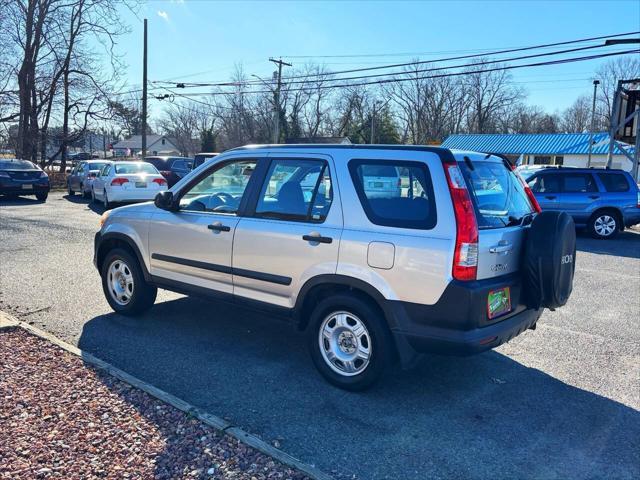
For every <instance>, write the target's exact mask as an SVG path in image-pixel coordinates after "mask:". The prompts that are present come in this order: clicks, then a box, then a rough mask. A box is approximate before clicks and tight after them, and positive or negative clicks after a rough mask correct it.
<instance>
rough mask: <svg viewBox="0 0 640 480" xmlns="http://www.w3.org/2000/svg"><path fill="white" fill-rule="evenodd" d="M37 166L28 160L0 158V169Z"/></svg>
mask: <svg viewBox="0 0 640 480" xmlns="http://www.w3.org/2000/svg"><path fill="white" fill-rule="evenodd" d="M27 168H29V169H30V168H38V167H36V166H35V165H34V164H33V163H31V162H30V161H28V160H0V170H4V169H8V170H11V169H20V170H24V169H27Z"/></svg>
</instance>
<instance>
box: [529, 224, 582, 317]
mask: <svg viewBox="0 0 640 480" xmlns="http://www.w3.org/2000/svg"><path fill="white" fill-rule="evenodd" d="M575 260H576V228H575V224H574V223H573V219H572V218H571V216H570V215H568V214H566V213H565V212H552V211H544V212H541V213H539V214H538V215H536V217H535V218H534V220H533V222H532V223H531V227H530V228H529V232H528V234H527V240H526V243H525V255H524V265H523V278H524V289H525V292H526V294H527V295H526V297H527V299H528V303H529V306H531V307H534V308H540V307H546V308H551V309H554V308H557V307H561V306H563V305H564V304H565V303H567V300H569V296H570V295H571V291H572V290H573V274H574V272H575V265H576V263H575Z"/></svg>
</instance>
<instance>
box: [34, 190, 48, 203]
mask: <svg viewBox="0 0 640 480" xmlns="http://www.w3.org/2000/svg"><path fill="white" fill-rule="evenodd" d="M48 196H49V192H45V193H36V198H37V199H38V200H40V201H41V202H46V201H47V197H48Z"/></svg>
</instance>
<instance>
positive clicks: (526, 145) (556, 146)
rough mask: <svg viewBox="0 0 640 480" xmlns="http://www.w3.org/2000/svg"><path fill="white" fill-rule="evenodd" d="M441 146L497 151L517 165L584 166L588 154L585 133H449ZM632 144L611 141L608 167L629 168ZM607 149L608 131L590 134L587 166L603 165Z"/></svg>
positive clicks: (600, 166) (587, 140)
mask: <svg viewBox="0 0 640 480" xmlns="http://www.w3.org/2000/svg"><path fill="white" fill-rule="evenodd" d="M441 146H442V147H446V148H452V149H457V150H470V151H474V152H483V153H499V154H502V155H505V156H507V157H508V158H509V159H510V160H512V161H513V162H515V163H517V164H518V165H564V166H568V167H586V166H587V162H588V157H589V134H588V133H504V134H455V135H449V136H448V137H447V138H446V140H445V141H444V142H442V145H441ZM621 148H624V149H625V151H626V152H627V154H628V155H630V156H632V157H633V153H634V147H633V146H631V145H628V144H626V143H620V142H617V144H614V149H613V156H612V159H611V168H619V169H622V170H626V171H631V168H632V166H633V163H632V161H631V160H630V159H629V158H628V157H627V156H626V155H625V154H624V153H623V151H622V150H621ZM608 152H609V134H608V133H594V134H593V148H592V154H591V166H592V167H595V168H604V167H606V165H607V154H608Z"/></svg>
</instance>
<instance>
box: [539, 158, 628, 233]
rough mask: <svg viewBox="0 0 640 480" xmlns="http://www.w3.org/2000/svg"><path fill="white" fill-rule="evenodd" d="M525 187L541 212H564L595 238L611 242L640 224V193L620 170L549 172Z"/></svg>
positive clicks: (564, 169)
mask: <svg viewBox="0 0 640 480" xmlns="http://www.w3.org/2000/svg"><path fill="white" fill-rule="evenodd" d="M527 183H528V184H529V186H530V187H531V190H532V191H533V193H534V194H535V196H536V199H537V200H538V203H539V204H540V206H541V207H542V209H543V210H552V211H564V212H567V213H568V214H569V215H571V216H572V217H573V221H574V222H575V224H576V226H578V227H586V228H587V229H588V230H589V232H590V233H591V235H592V236H593V237H594V238H599V239H607V238H613V237H615V236H616V235H617V234H618V233H619V232H621V231H623V230H624V229H625V227H631V226H633V225H636V224H639V223H640V191H639V190H638V185H637V184H636V183H635V182H634V181H633V178H632V177H631V175H629V173H627V172H625V171H623V170H611V169H592V168H550V169H544V170H540V171H538V172H536V173H535V174H533V175H531V176H530V177H529V178H528V180H527Z"/></svg>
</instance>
